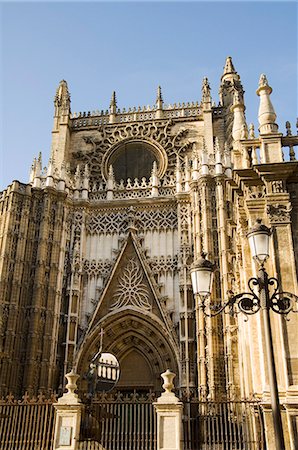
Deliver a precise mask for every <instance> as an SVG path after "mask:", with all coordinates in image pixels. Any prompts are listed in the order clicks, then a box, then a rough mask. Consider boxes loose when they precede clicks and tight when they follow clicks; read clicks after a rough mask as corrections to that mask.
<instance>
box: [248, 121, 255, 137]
mask: <svg viewBox="0 0 298 450" xmlns="http://www.w3.org/2000/svg"><path fill="white" fill-rule="evenodd" d="M248 136H249V139H255V137H256V136H255V126H254V124H253V123H250V124H249V133H248Z"/></svg>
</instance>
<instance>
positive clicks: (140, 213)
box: [86, 207, 177, 234]
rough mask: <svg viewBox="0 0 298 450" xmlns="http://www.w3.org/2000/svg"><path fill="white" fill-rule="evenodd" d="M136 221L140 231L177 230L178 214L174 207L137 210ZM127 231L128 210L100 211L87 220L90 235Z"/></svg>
mask: <svg viewBox="0 0 298 450" xmlns="http://www.w3.org/2000/svg"><path fill="white" fill-rule="evenodd" d="M135 219H136V221H137V223H138V228H139V230H140V231H145V230H146V229H147V230H148V229H151V230H165V229H175V228H177V212H176V210H175V209H174V208H173V207H163V208H159V209H153V208H150V209H148V210H140V209H136V210H135ZM126 229H127V209H123V210H122V211H121V210H119V211H115V212H113V211H111V210H106V211H98V212H97V213H94V214H92V215H90V216H89V217H88V218H87V220H86V230H87V232H88V233H90V234H96V233H98V234H99V233H120V232H123V231H126Z"/></svg>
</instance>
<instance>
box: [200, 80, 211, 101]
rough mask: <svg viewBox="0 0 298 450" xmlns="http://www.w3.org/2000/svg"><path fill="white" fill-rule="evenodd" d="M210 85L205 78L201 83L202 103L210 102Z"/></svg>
mask: <svg viewBox="0 0 298 450" xmlns="http://www.w3.org/2000/svg"><path fill="white" fill-rule="evenodd" d="M210 91H211V89H210V84H209V81H208V78H207V77H204V78H203V83H202V101H203V102H204V103H209V102H211V95H210Z"/></svg>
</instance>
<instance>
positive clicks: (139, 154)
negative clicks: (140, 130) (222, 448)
mask: <svg viewBox="0 0 298 450" xmlns="http://www.w3.org/2000/svg"><path fill="white" fill-rule="evenodd" d="M159 147H160V146H158V145H153V144H151V143H149V142H146V141H144V140H133V141H131V140H130V141H125V142H121V143H120V144H118V145H117V146H116V147H114V148H113V149H111V151H110V152H109V154H108V155H106V157H105V158H104V159H105V162H104V172H105V176H107V173H108V168H109V167H110V165H112V166H113V171H114V176H115V180H116V181H117V182H119V181H120V180H127V179H128V178H130V179H131V180H134V179H135V178H138V179H139V180H141V179H142V178H146V179H147V180H148V179H149V178H150V177H151V172H152V166H153V162H154V161H156V165H157V172H158V176H162V175H163V174H164V171H165V169H166V164H167V157H166V154H165V152H164V150H163V149H161V148H159Z"/></svg>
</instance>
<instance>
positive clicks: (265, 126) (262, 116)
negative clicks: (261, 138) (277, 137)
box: [257, 73, 278, 134]
mask: <svg viewBox="0 0 298 450" xmlns="http://www.w3.org/2000/svg"><path fill="white" fill-rule="evenodd" d="M271 92H272V88H271V87H270V86H269V84H268V80H267V77H266V75H265V74H263V73H262V75H261V76H260V80H259V87H258V89H257V95H258V96H259V97H260V106H259V114H258V120H259V131H260V133H261V134H267V133H276V132H277V131H278V125H277V124H276V123H275V120H276V114H275V111H274V108H273V105H272V103H271V100H270V94H271Z"/></svg>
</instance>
